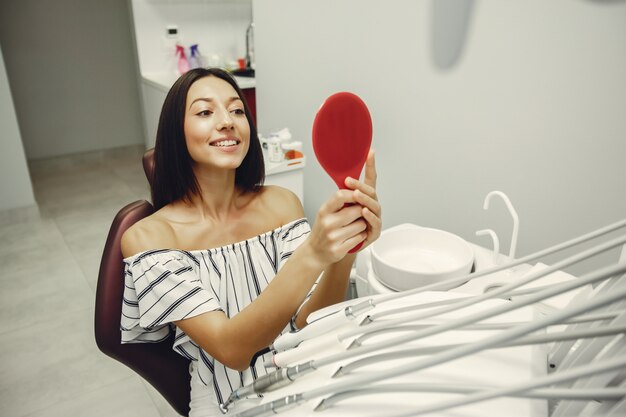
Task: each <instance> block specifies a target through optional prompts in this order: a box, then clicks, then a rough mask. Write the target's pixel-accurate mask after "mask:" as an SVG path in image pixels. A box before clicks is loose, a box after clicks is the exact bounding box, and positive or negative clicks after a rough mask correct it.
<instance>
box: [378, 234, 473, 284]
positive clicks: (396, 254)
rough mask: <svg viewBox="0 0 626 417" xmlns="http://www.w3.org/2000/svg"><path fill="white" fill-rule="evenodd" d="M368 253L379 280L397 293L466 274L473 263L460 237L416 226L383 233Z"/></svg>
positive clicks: (468, 248)
mask: <svg viewBox="0 0 626 417" xmlns="http://www.w3.org/2000/svg"><path fill="white" fill-rule="evenodd" d="M371 254H372V258H371V259H372V269H373V272H374V273H375V274H376V277H377V278H378V280H379V281H380V282H381V283H383V284H384V285H386V286H387V287H389V288H391V289H393V290H396V291H404V290H409V289H412V288H417V287H422V286H425V285H429V284H433V283H437V282H441V281H444V280H446V279H449V278H457V277H461V276H464V275H467V274H469V273H470V271H471V269H472V264H473V262H474V252H473V250H472V248H471V246H470V245H469V243H467V242H466V241H465V240H463V239H461V238H460V237H459V236H457V235H454V234H452V233H449V232H445V231H443V230H438V229H430V228H425V227H418V226H415V227H402V228H395V229H393V230H388V231H386V232H385V233H383V234H381V236H380V237H379V238H378V240H377V241H376V242H374V243H373V244H372V246H371ZM457 285H458V284H457ZM457 285H454V286H457ZM452 287H453V286H450V287H448V288H441V290H447V289H450V288H452Z"/></svg>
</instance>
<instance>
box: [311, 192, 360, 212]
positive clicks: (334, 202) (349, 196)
mask: <svg viewBox="0 0 626 417" xmlns="http://www.w3.org/2000/svg"><path fill="white" fill-rule="evenodd" d="M354 202H355V201H354V192H353V191H352V190H337V191H336V192H335V194H333V196H332V197H331V198H329V199H328V200H326V202H325V203H324V204H322V206H321V207H320V210H319V212H318V213H319V214H323V215H324V214H330V213H335V212H338V211H339V210H341V209H342V208H343V206H344V205H346V204H352V203H354Z"/></svg>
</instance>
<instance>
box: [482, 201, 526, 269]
mask: <svg viewBox="0 0 626 417" xmlns="http://www.w3.org/2000/svg"><path fill="white" fill-rule="evenodd" d="M494 195H497V196H498V197H500V198H502V200H504V204H506V208H507V209H508V210H509V213H510V214H511V217H512V218H513V233H512V235H511V247H510V248H509V259H515V251H516V250H517V234H518V233H519V216H518V215H517V211H515V208H514V207H513V204H511V200H509V197H507V195H506V194H504V193H503V192H502V191H492V192H490V193H489V194H487V197H485V202H484V203H483V209H484V210H488V209H489V201H491V197H492V196H494Z"/></svg>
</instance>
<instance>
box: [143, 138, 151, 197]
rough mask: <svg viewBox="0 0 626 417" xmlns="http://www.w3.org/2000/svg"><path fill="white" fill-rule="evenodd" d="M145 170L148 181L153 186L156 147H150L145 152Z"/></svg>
mask: <svg viewBox="0 0 626 417" xmlns="http://www.w3.org/2000/svg"><path fill="white" fill-rule="evenodd" d="M143 171H144V172H145V173H146V178H148V183H149V184H150V187H151V188H152V178H153V177H154V148H150V149H148V150H147V151H146V152H145V153H144V154H143Z"/></svg>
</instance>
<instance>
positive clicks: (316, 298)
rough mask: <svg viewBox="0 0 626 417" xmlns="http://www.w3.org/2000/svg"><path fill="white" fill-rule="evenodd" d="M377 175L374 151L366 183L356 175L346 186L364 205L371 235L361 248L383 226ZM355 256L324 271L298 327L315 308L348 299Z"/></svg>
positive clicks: (365, 179)
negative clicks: (347, 294) (346, 296)
mask: <svg viewBox="0 0 626 417" xmlns="http://www.w3.org/2000/svg"><path fill="white" fill-rule="evenodd" d="M376 178H377V173H376V163H375V158H374V152H373V151H370V153H369V155H368V156H367V161H366V162H365V177H364V179H363V182H359V181H357V180H355V179H353V178H347V179H346V186H347V187H348V189H350V190H354V200H355V202H356V203H357V204H358V207H360V208H361V213H360V214H361V216H362V218H363V219H365V221H366V222H367V238H366V239H365V241H364V242H363V246H362V248H361V250H362V249H363V248H365V247H367V246H368V245H369V244H370V243H372V242H373V241H375V240H376V239H378V236H380V232H381V228H382V221H381V206H380V203H379V202H378V197H377V195H376ZM357 190H358V191H357ZM355 258H356V255H355V254H347V255H346V256H345V257H344V258H343V259H341V260H340V261H338V262H336V263H333V264H331V265H329V266H328V267H327V268H326V269H325V270H324V274H323V275H322V278H321V279H320V281H319V283H318V284H317V287H316V288H315V290H314V291H313V294H311V297H310V298H309V300H308V301H307V302H306V303H305V304H304V306H302V309H301V310H300V312H299V313H298V317H296V326H297V327H298V328H300V329H301V328H303V327H304V326H306V318H307V317H308V316H309V314H311V313H313V312H314V311H317V310H319V309H321V308H324V307H327V306H329V305H332V304H336V303H339V302H341V301H344V300H345V295H346V291H347V289H348V285H349V278H350V270H351V269H352V264H353V263H354V259H355Z"/></svg>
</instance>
